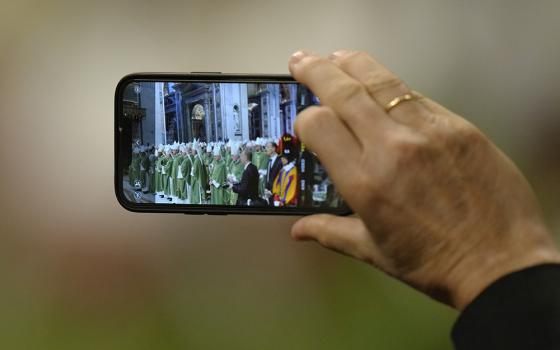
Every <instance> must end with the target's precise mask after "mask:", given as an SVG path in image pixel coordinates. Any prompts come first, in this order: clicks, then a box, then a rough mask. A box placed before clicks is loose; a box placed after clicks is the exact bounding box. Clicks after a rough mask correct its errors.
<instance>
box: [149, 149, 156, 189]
mask: <svg viewBox="0 0 560 350" xmlns="http://www.w3.org/2000/svg"><path fill="white" fill-rule="evenodd" d="M148 160H149V161H150V164H149V167H148V192H149V193H151V194H156V184H155V176H156V161H157V157H156V155H155V154H154V153H153V152H151V153H150V155H149V156H148Z"/></svg>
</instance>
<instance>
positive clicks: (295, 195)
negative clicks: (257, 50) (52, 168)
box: [115, 72, 350, 215]
mask: <svg viewBox="0 0 560 350" xmlns="http://www.w3.org/2000/svg"><path fill="white" fill-rule="evenodd" d="M319 103H320V101H319V99H318V98H317V97H316V96H314V95H313V93H312V92H311V91H310V90H309V89H308V88H306V87H305V86H304V85H302V84H299V83H298V82H296V81H295V80H294V79H293V78H292V77H291V76H289V75H251V74H222V73H218V72H191V73H186V74H178V73H135V74H130V75H127V76H125V77H124V78H122V79H121V80H120V81H119V83H118V84H117V87H116V91H115V193H116V196H117V199H118V201H119V203H120V204H121V205H122V206H123V207H124V208H126V209H128V210H130V211H135V212H175V213H185V214H270V215H277V214H278V215H280V214H284V215H285V214H288V215H290V214H291V215H307V214H313V213H332V214H339V215H346V214H350V210H349V208H348V207H347V205H346V204H345V202H344V200H343V199H342V197H341V196H340V194H339V193H338V192H337V190H336V188H335V186H334V184H333V183H332V181H331V180H330V178H329V176H328V174H327V172H326V171H325V168H324V167H323V166H322V165H321V162H320V161H319V159H318V158H317V157H316V156H315V154H314V153H313V152H312V151H311V150H309V149H307V148H306V146H305V144H303V143H302V142H301V141H300V140H298V139H297V137H296V135H295V133H294V122H295V120H296V118H297V115H298V113H299V112H300V111H302V110H303V109H305V108H306V107H308V106H311V105H317V104H319ZM325 142H329V141H328V140H325Z"/></svg>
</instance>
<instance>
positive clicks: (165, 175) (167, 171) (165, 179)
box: [161, 145, 173, 199]
mask: <svg viewBox="0 0 560 350" xmlns="http://www.w3.org/2000/svg"><path fill="white" fill-rule="evenodd" d="M172 166H173V158H172V156H171V146H169V145H168V147H167V148H166V150H165V161H164V162H163V163H162V166H161V174H162V176H161V178H162V183H163V194H164V195H165V196H166V197H167V198H168V199H171V189H170V188H169V178H170V177H171V167H172Z"/></svg>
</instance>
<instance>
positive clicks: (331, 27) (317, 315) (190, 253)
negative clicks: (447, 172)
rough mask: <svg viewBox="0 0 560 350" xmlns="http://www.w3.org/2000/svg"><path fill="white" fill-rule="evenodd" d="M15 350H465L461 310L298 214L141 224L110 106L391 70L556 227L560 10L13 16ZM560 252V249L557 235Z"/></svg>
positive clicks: (145, 220)
mask: <svg viewBox="0 0 560 350" xmlns="http://www.w3.org/2000/svg"><path fill="white" fill-rule="evenodd" d="M0 8H1V10H0V146H1V147H0V164H1V167H0V171H1V173H2V175H1V178H0V193H2V197H3V198H2V200H1V201H0V209H1V210H0V233H1V234H0V310H1V311H0V343H1V346H2V347H3V348H9V349H58V350H60V349H411V348H414V349H451V347H452V345H451V341H450V336H449V332H450V330H451V327H452V325H453V322H454V320H455V319H456V317H457V313H456V312H455V311H453V310H451V309H450V308H448V307H446V306H443V305H441V304H439V303H437V302H435V301H432V300H431V299H428V298H427V297H425V296H423V295H421V294H419V293H416V292H414V291H413V290H411V289H410V288H409V287H407V286H404V285H403V284H401V283H399V282H396V281H393V280H391V279H389V278H388V277H386V276H385V275H383V274H382V273H380V272H378V271H376V270H374V269H372V268H370V267H368V266H366V265H365V264H361V263H358V262H355V261H353V260H350V259H349V258H346V257H343V256H340V255H337V254H334V253H331V252H328V251H326V250H323V249H320V247H318V246H316V245H314V244H312V243H296V242H293V241H292V240H291V239H290V237H289V229H290V226H291V224H292V223H293V222H294V221H295V220H296V218H294V217H273V216H255V217H246V216H243V217H235V216H229V217H225V216H224V217H220V216H213V217H206V216H184V215H171V214H165V215H156V214H135V213H130V212H127V211H125V210H124V209H122V208H121V207H120V206H119V205H118V203H117V201H116V199H115V196H114V192H113V97H114V88H115V85H116V83H117V82H118V80H119V79H120V78H121V77H122V76H124V75H125V74H127V73H131V72H137V71H176V72H181V71H222V72H229V73H288V70H287V61H288V58H289V56H290V54H291V53H292V52H294V51H296V50H298V49H301V48H308V49H312V50H315V51H317V52H319V53H321V54H325V55H326V54H328V53H330V52H332V51H334V50H336V49H339V48H350V49H356V50H365V51H368V52H369V53H371V54H373V55H375V56H376V57H378V58H379V59H380V60H381V61H382V62H384V63H385V64H386V65H387V66H388V67H389V68H391V69H392V70H393V71H395V72H396V73H397V74H399V75H400V76H401V77H402V78H404V79H405V80H406V81H407V82H408V83H409V85H411V86H412V87H413V88H415V89H416V90H419V91H421V92H422V93H424V94H426V95H429V96H431V97H433V98H434V99H435V100H437V101H439V102H440V103H442V104H444V105H446V106H447V107H449V108H450V109H452V110H454V111H456V112H457V113H459V114H461V115H463V116H465V118H467V119H469V120H471V121H472V122H474V123H475V124H476V125H478V126H479V127H480V128H481V129H482V130H483V131H484V132H485V133H487V134H488V135H489V136H490V137H491V138H492V139H493V140H494V141H495V142H496V143H497V144H498V146H500V147H501V148H502V149H503V150H504V151H505V152H506V153H507V154H508V155H510V156H511V157H512V158H513V160H514V161H515V162H516V163H517V164H518V165H519V166H520V168H521V169H522V171H523V172H524V173H525V174H526V175H527V177H528V178H529V181H530V182H531V184H532V185H533V186H534V188H535V191H536V192H537V195H538V197H539V199H540V200H541V202H542V204H543V209H544V213H545V216H546V220H547V222H548V224H549V226H550V227H551V229H552V230H553V232H555V234H556V237H558V232H559V230H560V211H559V209H560V196H559V195H560V181H559V179H560V159H559V157H560V156H559V154H560V153H559V150H560V118H559V117H560V106H559V104H558V101H559V97H560V96H559V93H558V88H557V86H558V83H559V82H560V66H559V64H558V62H560V45H558V44H559V43H560V21H558V13H560V12H559V11H560V2H558V1H553V0H551V1H546V0H542V1H536V2H535V1H533V2H527V1H517V0H515V1H512V0H502V1H492V2H488V1H469V2H465V1H437V0H429V1H421V2H420V1H412V0H410V1H398V0H397V1H396V0H386V1H372V0H344V1H330V0H329V1H325V0H321V1H318V0H310V1H295V0H283V1H226V0H216V1H198V2H195V1H147V0H135V1H89V2H82V1H38V0H37V1H32V0H18V1H6V0H1V4H0ZM557 241H558V240H557Z"/></svg>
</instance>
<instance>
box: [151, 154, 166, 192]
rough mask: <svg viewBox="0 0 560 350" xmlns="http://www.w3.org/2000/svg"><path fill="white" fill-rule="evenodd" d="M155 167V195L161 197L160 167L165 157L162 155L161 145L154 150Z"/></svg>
mask: <svg viewBox="0 0 560 350" xmlns="http://www.w3.org/2000/svg"><path fill="white" fill-rule="evenodd" d="M156 157H157V158H156V165H155V171H156V174H155V177H154V180H155V187H156V195H160V196H163V181H162V176H163V175H162V173H161V171H162V165H163V160H164V159H165V155H164V154H163V145H160V147H159V148H158V149H157V150H156Z"/></svg>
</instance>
